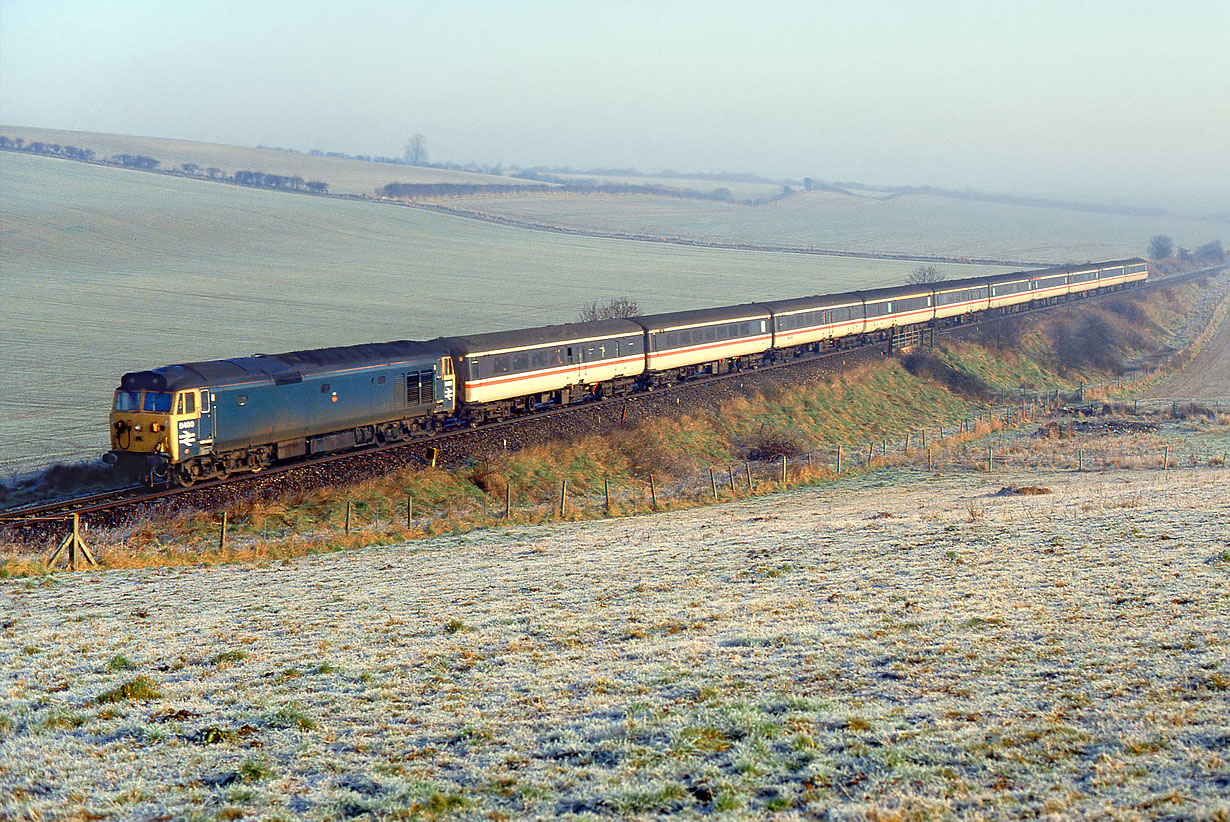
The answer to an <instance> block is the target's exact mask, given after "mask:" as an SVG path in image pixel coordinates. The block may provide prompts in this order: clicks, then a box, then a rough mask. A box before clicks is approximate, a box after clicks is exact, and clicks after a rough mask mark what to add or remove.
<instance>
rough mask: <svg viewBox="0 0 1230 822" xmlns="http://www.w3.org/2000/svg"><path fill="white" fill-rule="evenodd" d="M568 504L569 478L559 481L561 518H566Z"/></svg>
mask: <svg viewBox="0 0 1230 822" xmlns="http://www.w3.org/2000/svg"><path fill="white" fill-rule="evenodd" d="M567 504H568V480H567V479H566V478H565V479H562V480H560V481H559V518H560V519H563V518H564V506H565V505H567Z"/></svg>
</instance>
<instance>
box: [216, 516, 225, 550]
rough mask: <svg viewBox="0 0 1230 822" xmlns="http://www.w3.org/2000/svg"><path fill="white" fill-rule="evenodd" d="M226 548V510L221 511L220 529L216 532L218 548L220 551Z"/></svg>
mask: <svg viewBox="0 0 1230 822" xmlns="http://www.w3.org/2000/svg"><path fill="white" fill-rule="evenodd" d="M225 548H226V512H225V511H223V512H222V530H221V532H219V534H218V550H219V551H222V550H224V549H225Z"/></svg>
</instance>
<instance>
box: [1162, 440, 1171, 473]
mask: <svg viewBox="0 0 1230 822" xmlns="http://www.w3.org/2000/svg"><path fill="white" fill-rule="evenodd" d="M1169 468H1170V446H1169V445H1167V446H1166V454H1165V456H1163V457H1162V470H1163V471H1165V470H1167V469H1169Z"/></svg>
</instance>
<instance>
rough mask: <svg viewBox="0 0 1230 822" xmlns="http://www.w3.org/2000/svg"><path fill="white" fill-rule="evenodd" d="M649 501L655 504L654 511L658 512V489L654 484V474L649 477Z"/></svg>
mask: <svg viewBox="0 0 1230 822" xmlns="http://www.w3.org/2000/svg"><path fill="white" fill-rule="evenodd" d="M649 499H650V501H652V502H653V510H655V511H657V510H658V489H657V487H655V486H654V484H653V474H652V473H651V474H650V475H649Z"/></svg>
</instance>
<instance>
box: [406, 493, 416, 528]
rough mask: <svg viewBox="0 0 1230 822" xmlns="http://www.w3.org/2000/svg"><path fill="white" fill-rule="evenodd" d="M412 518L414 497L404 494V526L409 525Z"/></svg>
mask: <svg viewBox="0 0 1230 822" xmlns="http://www.w3.org/2000/svg"><path fill="white" fill-rule="evenodd" d="M413 519H414V497H412V496H410V495H409V494H406V527H407V528H409V527H410V521H411V520H413Z"/></svg>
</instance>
